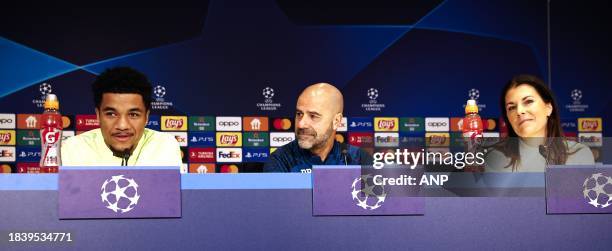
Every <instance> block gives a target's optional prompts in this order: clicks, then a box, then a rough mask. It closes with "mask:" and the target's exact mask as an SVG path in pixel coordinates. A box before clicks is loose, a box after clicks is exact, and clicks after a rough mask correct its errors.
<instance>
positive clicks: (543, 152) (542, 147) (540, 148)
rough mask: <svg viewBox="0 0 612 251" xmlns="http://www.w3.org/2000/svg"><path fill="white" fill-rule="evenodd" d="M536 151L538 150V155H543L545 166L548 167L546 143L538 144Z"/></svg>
mask: <svg viewBox="0 0 612 251" xmlns="http://www.w3.org/2000/svg"><path fill="white" fill-rule="evenodd" d="M538 151H539V152H540V155H542V157H544V159H545V160H546V167H548V155H549V152H548V151H549V149H548V145H540V146H538Z"/></svg>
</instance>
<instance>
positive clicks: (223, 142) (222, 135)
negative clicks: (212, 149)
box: [217, 132, 242, 147]
mask: <svg viewBox="0 0 612 251" xmlns="http://www.w3.org/2000/svg"><path fill="white" fill-rule="evenodd" d="M217 146H222V147H223V146H230V147H231V146H242V133H239V132H218V133H217Z"/></svg>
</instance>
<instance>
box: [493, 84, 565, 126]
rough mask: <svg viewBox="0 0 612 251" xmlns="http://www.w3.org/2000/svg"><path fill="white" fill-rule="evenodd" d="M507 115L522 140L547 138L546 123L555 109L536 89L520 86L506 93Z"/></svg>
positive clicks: (525, 85)
mask: <svg viewBox="0 0 612 251" xmlns="http://www.w3.org/2000/svg"><path fill="white" fill-rule="evenodd" d="M505 104H506V114H507V116H508V121H510V125H511V126H512V129H514V131H515V132H516V134H517V135H518V136H519V137H521V138H528V137H529V138H531V137H534V138H535V137H540V138H544V137H546V123H547V121H548V117H549V116H550V115H551V113H552V111H553V108H552V105H551V104H550V103H546V102H544V100H543V99H542V97H541V96H540V95H539V94H538V92H537V91H536V89H535V88H533V87H532V86H530V85H527V84H520V85H517V86H516V87H514V88H511V89H510V90H508V92H506V96H505Z"/></svg>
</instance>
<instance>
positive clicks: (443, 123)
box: [425, 117, 450, 132]
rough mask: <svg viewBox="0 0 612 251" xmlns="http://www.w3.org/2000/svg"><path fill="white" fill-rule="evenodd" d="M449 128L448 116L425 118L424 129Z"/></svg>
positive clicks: (443, 130)
mask: <svg viewBox="0 0 612 251" xmlns="http://www.w3.org/2000/svg"><path fill="white" fill-rule="evenodd" d="M449 130H450V126H449V120H448V118H433V117H430V118H425V131H428V132H448V131H449Z"/></svg>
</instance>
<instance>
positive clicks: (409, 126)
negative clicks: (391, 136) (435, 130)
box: [399, 117, 425, 133]
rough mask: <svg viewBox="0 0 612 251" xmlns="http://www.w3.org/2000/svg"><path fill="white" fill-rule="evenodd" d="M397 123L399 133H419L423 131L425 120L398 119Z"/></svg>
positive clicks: (414, 118)
mask: <svg viewBox="0 0 612 251" xmlns="http://www.w3.org/2000/svg"><path fill="white" fill-rule="evenodd" d="M399 123H400V127H399V130H400V131H401V132H411V133H419V132H424V131H425V120H424V119H423V118H416V117H409V118H400V119H399Z"/></svg>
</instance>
